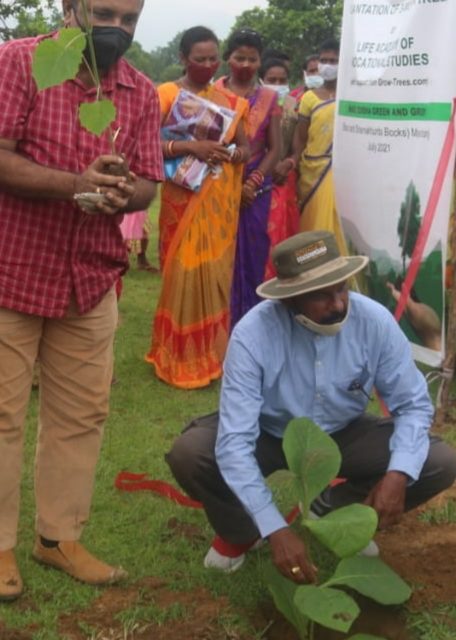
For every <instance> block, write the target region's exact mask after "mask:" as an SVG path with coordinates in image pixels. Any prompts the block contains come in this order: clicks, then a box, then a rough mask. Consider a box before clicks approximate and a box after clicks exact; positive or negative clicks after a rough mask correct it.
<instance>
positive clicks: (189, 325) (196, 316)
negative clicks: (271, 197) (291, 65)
mask: <svg viewBox="0 0 456 640" xmlns="http://www.w3.org/2000/svg"><path fill="white" fill-rule="evenodd" d="M181 61H182V63H183V65H184V67H185V75H184V76H183V78H181V79H180V80H179V81H177V82H170V83H165V84H163V85H161V86H160V87H159V88H158V91H159V96H160V104H161V109H162V114H163V118H165V117H166V115H167V114H168V113H169V111H170V109H171V107H172V105H173V103H174V100H175V98H176V97H177V95H178V94H179V91H180V90H181V89H185V90H187V91H190V92H192V93H194V94H197V95H198V96H200V97H202V98H205V99H207V100H210V101H211V102H213V103H215V104H217V105H219V106H222V107H226V108H228V109H230V110H232V111H234V112H235V117H234V120H233V122H232V124H231V126H230V128H229V130H228V132H227V133H226V135H225V138H224V140H223V144H221V143H218V142H214V141H211V140H198V141H176V142H175V143H173V144H172V147H171V149H170V144H169V142H168V143H167V142H164V143H163V149H164V153H165V157H166V156H167V155H168V156H170V155H171V156H180V155H188V154H190V155H193V156H195V157H197V158H198V159H199V160H202V161H204V162H206V163H207V164H208V165H209V166H210V167H212V168H216V171H217V174H216V175H209V176H207V177H206V178H205V179H204V181H203V183H202V186H201V189H200V190H199V191H198V192H195V191H190V190H189V189H186V188H184V187H181V186H178V185H177V184H174V183H173V182H171V181H170V180H167V181H166V182H165V184H164V185H163V189H162V195H161V209H160V219H159V229H160V241H159V253H160V265H161V268H162V274H163V283H162V290H161V294H160V298H159V301H158V306H157V310H156V312H155V317H154V322H153V335H152V345H151V349H150V351H149V353H148V354H147V356H146V360H147V361H148V362H150V363H151V364H153V365H154V367H155V372H156V374H157V376H158V377H159V378H160V379H162V380H163V381H165V382H167V383H168V384H171V385H173V386H176V387H180V388H183V389H194V388H198V387H203V386H205V385H208V384H209V383H210V382H211V381H212V380H215V379H217V378H219V377H220V376H221V374H222V362H223V358H224V355H225V350H226V346H227V342H228V333H229V326H230V318H229V306H230V304H229V303H230V289H231V279H232V274H233V262H234V252H235V247H236V231H237V223H238V212H239V205H240V198H241V186H242V170H243V162H245V160H247V159H248V156H249V151H248V142H247V139H246V137H245V133H244V129H243V119H244V118H245V117H246V115H247V109H248V105H247V102H246V101H245V100H243V99H242V98H238V97H237V96H234V95H233V94H232V93H230V92H228V91H225V90H223V89H222V88H218V87H215V85H214V84H210V83H209V82H210V79H211V78H212V76H213V75H214V74H215V71H216V69H217V67H218V63H219V52H218V41H217V38H216V36H215V35H214V34H213V33H212V32H211V31H210V30H208V29H206V28H204V27H194V28H192V29H189V30H188V31H186V32H185V33H184V35H183V37H182V41H181ZM230 143H235V144H236V150H235V151H234V153H233V155H231V156H230V153H229V152H228V151H227V149H226V145H227V144H230Z"/></svg>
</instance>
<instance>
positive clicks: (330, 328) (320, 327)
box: [294, 302, 350, 337]
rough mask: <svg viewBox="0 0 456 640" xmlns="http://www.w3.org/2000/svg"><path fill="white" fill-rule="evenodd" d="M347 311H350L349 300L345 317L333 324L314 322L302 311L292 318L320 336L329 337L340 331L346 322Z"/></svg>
mask: <svg viewBox="0 0 456 640" xmlns="http://www.w3.org/2000/svg"><path fill="white" fill-rule="evenodd" d="M349 313H350V302H349V303H348V306H347V312H346V314H345V317H344V319H343V320H341V321H340V322H334V323H333V324H320V323H318V322H314V321H313V320H311V319H310V318H308V317H307V316H305V315H304V314H302V313H299V314H296V315H295V316H294V319H295V320H296V322H297V323H298V324H300V325H301V326H303V327H305V328H306V329H309V330H310V331H313V332H314V333H317V334H318V335H320V336H329V337H331V336H336V335H337V334H338V333H339V332H340V331H341V329H342V327H343V326H344V324H345V323H346V322H347V319H348V316H349Z"/></svg>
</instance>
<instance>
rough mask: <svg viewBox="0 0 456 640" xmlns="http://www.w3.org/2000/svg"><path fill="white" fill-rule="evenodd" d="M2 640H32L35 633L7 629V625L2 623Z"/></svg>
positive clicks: (0, 626)
mask: <svg viewBox="0 0 456 640" xmlns="http://www.w3.org/2000/svg"><path fill="white" fill-rule="evenodd" d="M0 638H1V639H2V640H32V638H33V632H31V631H21V630H19V629H7V628H6V627H5V625H4V624H3V623H1V622H0Z"/></svg>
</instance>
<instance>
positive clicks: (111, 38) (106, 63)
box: [72, 3, 133, 71]
mask: <svg viewBox="0 0 456 640" xmlns="http://www.w3.org/2000/svg"><path fill="white" fill-rule="evenodd" d="M72 9H73V13H74V17H75V18H76V22H77V23H78V26H79V28H80V29H81V30H82V31H84V32H85V31H86V30H85V28H84V26H83V25H82V24H81V23H80V22H79V19H78V14H77V6H76V5H75V3H72ZM92 41H93V47H94V49H95V58H96V60H97V68H98V69H100V70H101V71H107V70H108V69H109V67H112V65H113V64H115V63H116V62H117V60H119V58H121V57H122V56H123V54H124V53H125V52H126V51H127V49H129V47H130V46H131V43H132V42H133V36H132V35H130V34H129V33H127V32H126V31H124V30H123V29H121V28H120V27H92ZM83 55H84V58H85V59H86V60H87V62H88V63H89V64H90V63H91V57H90V49H89V44H88V43H87V45H86V48H85V49H84V51H83Z"/></svg>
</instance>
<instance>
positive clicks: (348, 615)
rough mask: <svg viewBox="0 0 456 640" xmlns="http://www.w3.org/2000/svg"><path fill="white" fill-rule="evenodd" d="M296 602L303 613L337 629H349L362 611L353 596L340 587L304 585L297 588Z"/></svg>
mask: <svg viewBox="0 0 456 640" xmlns="http://www.w3.org/2000/svg"><path fill="white" fill-rule="evenodd" d="M294 602H295V604H296V606H297V607H298V608H299V610H300V611H301V613H302V614H303V615H305V616H306V617H308V618H310V619H311V620H313V621H314V622H317V623H318V624H320V625H323V626H324V627H327V628H328V629H335V630H336V631H343V632H347V631H349V629H350V627H351V626H352V624H353V622H354V621H355V620H356V618H357V617H358V615H359V613H360V609H359V607H358V605H357V604H356V602H355V601H354V600H353V598H351V597H350V596H349V595H348V594H346V593H344V592H343V591H339V589H328V588H326V587H316V586H314V585H303V586H300V587H298V588H297V590H296V593H295V596H294Z"/></svg>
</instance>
